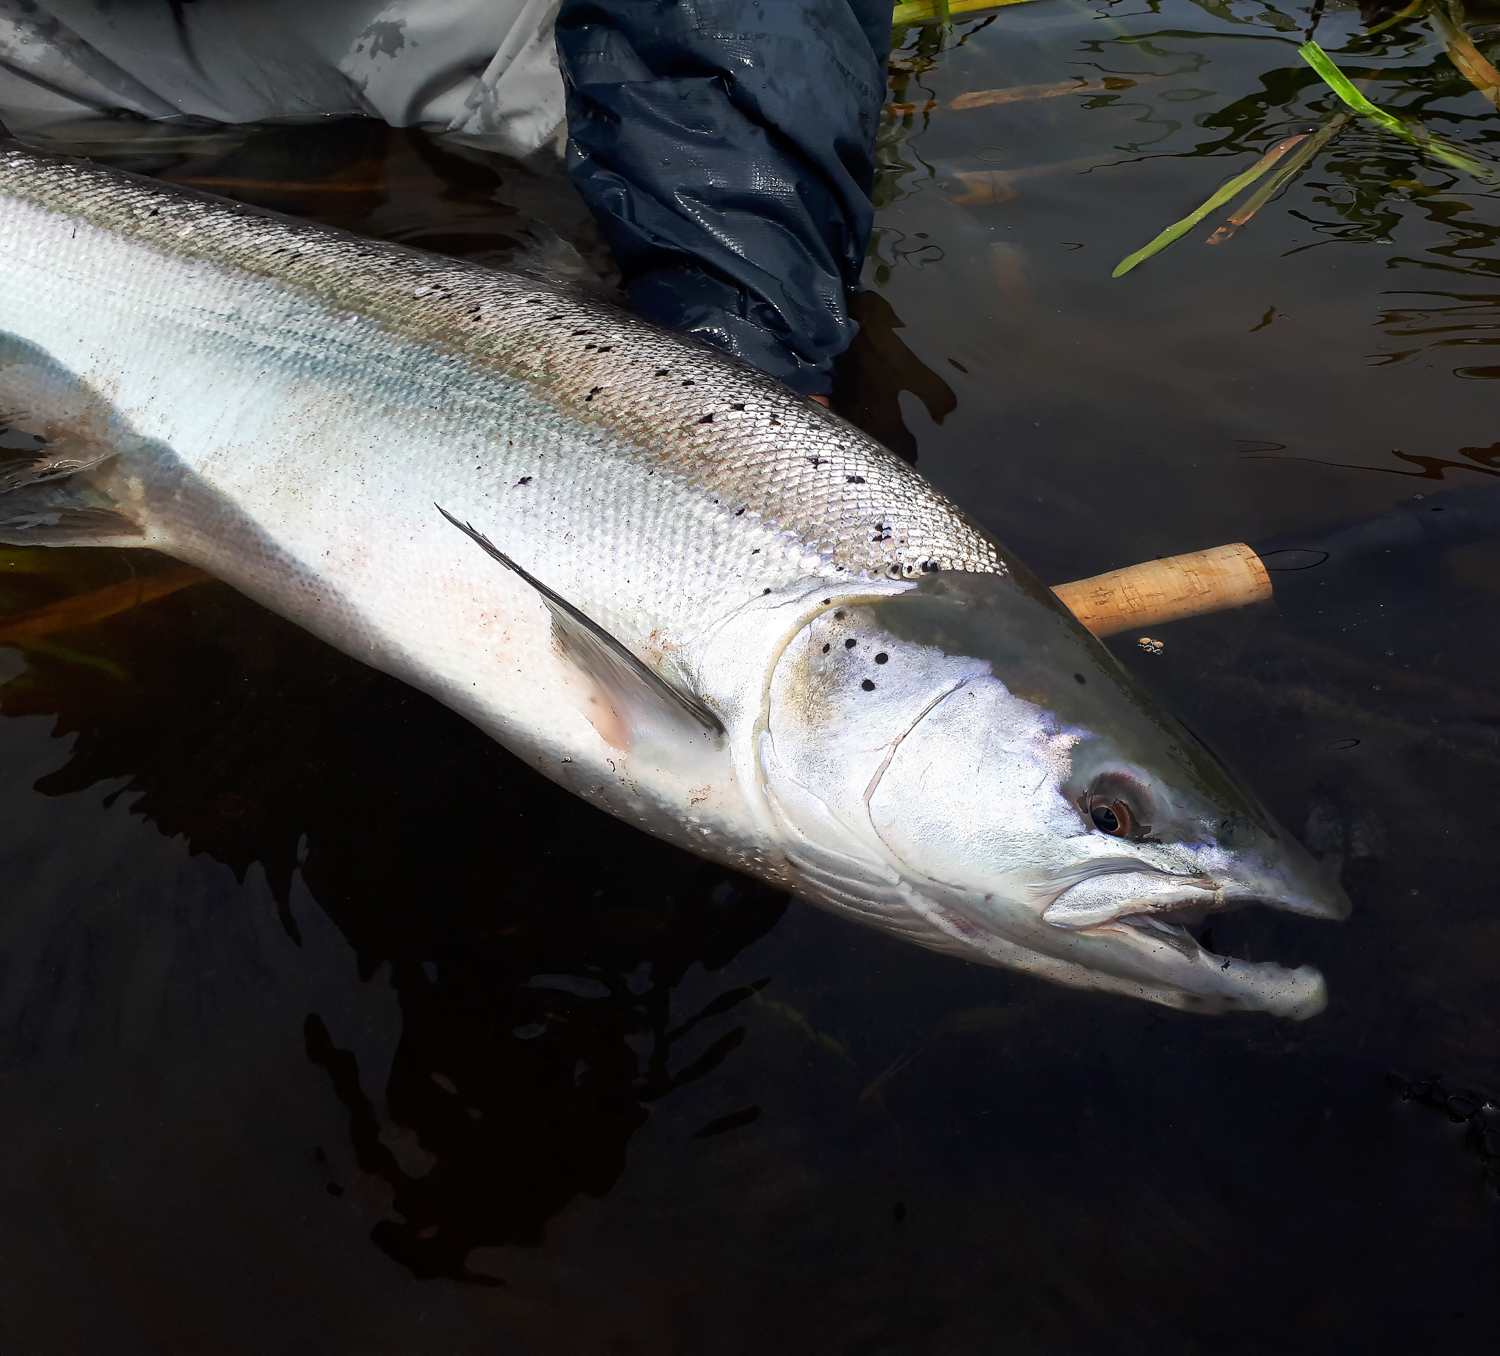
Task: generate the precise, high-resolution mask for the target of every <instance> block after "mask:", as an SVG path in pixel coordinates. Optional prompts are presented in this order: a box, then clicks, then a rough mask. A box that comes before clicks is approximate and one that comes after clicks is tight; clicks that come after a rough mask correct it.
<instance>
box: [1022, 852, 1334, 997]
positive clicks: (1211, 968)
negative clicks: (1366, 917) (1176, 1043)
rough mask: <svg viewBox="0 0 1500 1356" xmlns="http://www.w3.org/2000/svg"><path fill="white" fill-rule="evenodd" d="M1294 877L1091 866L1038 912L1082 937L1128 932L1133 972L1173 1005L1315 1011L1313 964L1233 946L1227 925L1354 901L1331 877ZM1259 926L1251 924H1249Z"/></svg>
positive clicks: (1326, 911) (1321, 993) (1326, 912)
mask: <svg viewBox="0 0 1500 1356" xmlns="http://www.w3.org/2000/svg"><path fill="white" fill-rule="evenodd" d="M1289 884H1290V883H1288V882H1276V881H1271V880H1266V881H1253V882H1249V883H1236V884H1234V885H1231V886H1228V887H1222V886H1220V885H1218V884H1217V883H1216V882H1215V881H1214V880H1212V879H1210V878H1208V877H1206V876H1194V875H1178V874H1173V873H1169V872H1163V871H1155V870H1152V869H1150V868H1144V869H1143V868H1142V866H1141V865H1140V864H1139V863H1135V864H1133V866H1132V867H1131V868H1128V869H1127V868H1126V867H1125V866H1124V865H1123V864H1121V865H1120V866H1118V867H1113V866H1111V867H1105V868H1104V869H1102V870H1101V869H1094V870H1092V871H1090V872H1089V874H1088V875H1086V876H1084V878H1083V879H1082V880H1079V881H1077V882H1076V883H1075V884H1073V885H1071V886H1069V887H1068V888H1066V889H1064V890H1063V891H1062V892H1061V894H1059V895H1058V896H1057V897H1056V898H1055V899H1054V900H1053V902H1052V904H1051V905H1050V906H1049V907H1048V908H1047V909H1046V910H1045V911H1044V912H1043V914H1042V917H1043V919H1044V921H1046V922H1047V923H1048V924H1050V925H1051V926H1053V927H1057V928H1059V929H1060V930H1062V931H1065V932H1071V933H1073V934H1075V935H1079V936H1080V939H1081V938H1082V937H1087V936H1090V935H1092V936H1098V937H1100V938H1101V939H1103V938H1105V937H1114V938H1116V939H1119V940H1125V941H1128V942H1129V944H1130V946H1131V949H1132V951H1134V952H1136V953H1138V955H1139V960H1140V961H1141V963H1142V968H1141V970H1138V971H1137V972H1138V973H1140V974H1141V977H1142V978H1147V974H1146V973H1143V972H1142V971H1144V972H1149V975H1150V977H1151V978H1153V979H1155V981H1156V982H1157V983H1159V984H1162V985H1164V986H1166V987H1168V988H1170V989H1172V990H1175V991H1176V993H1177V997H1176V998H1175V999H1173V1000H1171V1001H1173V1002H1174V1004H1175V1005H1177V1006H1184V1007H1197V1008H1199V1009H1200V1010H1209V1009H1212V1010H1227V1009H1235V1008H1239V1009H1246V1008H1250V1009H1259V1010H1263V1011H1269V1012H1274V1013H1278V1014H1280V1015H1283V1016H1289V1017H1309V1016H1312V1015H1313V1014H1315V1013H1317V1012H1319V1011H1321V1010H1322V1008H1323V1007H1324V1005H1325V1003H1326V1001H1327V994H1326V987H1325V985H1324V982H1323V977H1322V975H1321V974H1319V973H1318V971H1317V970H1315V969H1313V968H1312V967H1311V966H1306V965H1303V966H1297V967H1296V968H1289V967H1287V966H1285V965H1282V964H1279V963H1278V962H1276V961H1271V960H1264V961H1257V960H1250V959H1248V958H1241V957H1238V956H1234V955H1230V954H1227V953H1228V952H1229V951H1230V950H1231V949H1239V948H1237V947H1235V945H1234V938H1233V936H1232V935H1226V932H1227V933H1229V934H1233V933H1235V932H1239V931H1242V930H1243V929H1242V928H1239V927H1236V925H1235V924H1234V923H1230V922H1229V919H1230V917H1232V916H1235V915H1240V916H1243V917H1248V918H1258V917H1259V916H1261V915H1262V914H1263V913H1265V914H1270V913H1273V912H1274V913H1290V914H1297V915H1300V916H1302V917H1311V918H1323V919H1342V918H1345V917H1347V916H1348V913H1349V904H1348V900H1347V898H1345V896H1344V894H1343V892H1342V891H1341V890H1339V889H1338V887H1337V886H1335V885H1333V884H1332V883H1331V882H1329V881H1326V880H1322V879H1320V878H1317V877H1314V876H1310V877H1309V879H1308V880H1307V881H1306V882H1305V883H1304V882H1297V883H1296V885H1295V886H1291V887H1290V888H1288V887H1289ZM1257 887H1260V888H1257ZM1278 887H1280V888H1278ZM1237 921H1238V920H1237ZM1226 924H1228V927H1227V929H1226ZM1216 929H1217V931H1218V933H1219V936H1218V938H1217V939H1216V938H1215V935H1214V934H1215V930H1216ZM1255 930H1256V929H1255V927H1254V926H1253V925H1252V927H1251V928H1250V931H1252V932H1253V931H1255ZM1216 948H1217V949H1216ZM1256 949H1259V947H1257V948H1256ZM1131 968H1132V969H1136V967H1134V966H1132V967H1131Z"/></svg>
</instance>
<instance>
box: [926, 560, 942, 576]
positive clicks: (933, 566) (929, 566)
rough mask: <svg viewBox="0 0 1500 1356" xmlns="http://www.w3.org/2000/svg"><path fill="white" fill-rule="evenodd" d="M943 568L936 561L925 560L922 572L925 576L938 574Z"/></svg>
mask: <svg viewBox="0 0 1500 1356" xmlns="http://www.w3.org/2000/svg"><path fill="white" fill-rule="evenodd" d="M941 568H942V567H941V566H940V565H939V564H938V563H937V561H935V560H924V561H923V562H922V572H923V573H924V574H936V573H937V572H938V570H940V569H941Z"/></svg>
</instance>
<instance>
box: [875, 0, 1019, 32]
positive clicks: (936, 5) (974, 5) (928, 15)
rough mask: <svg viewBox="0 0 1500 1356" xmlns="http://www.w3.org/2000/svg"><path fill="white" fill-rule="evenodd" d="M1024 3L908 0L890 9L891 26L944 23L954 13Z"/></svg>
mask: <svg viewBox="0 0 1500 1356" xmlns="http://www.w3.org/2000/svg"><path fill="white" fill-rule="evenodd" d="M1025 3H1026V0H908V2H907V3H906V4H902V5H897V6H896V7H895V9H894V10H893V11H892V13H891V26H892V27H894V28H912V27H915V26H916V25H917V24H939V23H940V24H946V23H950V22H951V21H952V17H953V15H955V14H972V13H973V12H974V11H975V10H980V9H999V8H1000V6H1001V5H1022V4H1025Z"/></svg>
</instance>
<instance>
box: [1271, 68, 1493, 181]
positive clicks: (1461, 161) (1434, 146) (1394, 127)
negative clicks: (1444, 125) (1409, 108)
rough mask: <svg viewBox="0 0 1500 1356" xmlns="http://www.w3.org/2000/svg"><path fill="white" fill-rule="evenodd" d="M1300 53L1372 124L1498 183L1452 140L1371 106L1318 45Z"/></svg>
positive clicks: (1488, 167) (1487, 167)
mask: <svg viewBox="0 0 1500 1356" xmlns="http://www.w3.org/2000/svg"><path fill="white" fill-rule="evenodd" d="M1297 54H1298V55H1299V56H1300V57H1301V58H1302V59H1303V60H1304V61H1305V62H1307V64H1308V65H1309V66H1311V67H1312V68H1313V70H1315V71H1316V72H1317V73H1318V74H1319V75H1320V76H1322V78H1323V80H1324V81H1325V82H1326V83H1327V85H1328V87H1329V89H1331V90H1332V91H1333V92H1334V93H1335V94H1336V95H1338V97H1339V98H1340V99H1342V100H1343V101H1344V102H1345V103H1346V104H1348V106H1349V107H1350V108H1352V109H1353V110H1354V111H1355V112H1356V113H1358V114H1360V115H1361V116H1362V117H1366V118H1369V119H1370V121H1371V122H1373V123H1375V124H1377V125H1378V126H1380V127H1382V128H1384V129H1385V130H1386V131H1387V132H1392V133H1394V134H1395V135H1396V136H1398V137H1400V138H1402V140H1404V141H1409V142H1411V144H1412V145H1413V146H1416V147H1419V148H1420V149H1421V150H1424V151H1426V152H1428V153H1429V154H1430V155H1432V156H1434V157H1435V158H1437V159H1438V160H1441V161H1443V162H1444V163H1445V164H1448V165H1452V166H1453V167H1454V169H1460V170H1463V171H1464V173H1466V174H1469V175H1472V176H1473V177H1474V178H1475V179H1478V180H1479V181H1480V182H1481V183H1493V182H1494V181H1495V178H1496V173H1495V168H1494V166H1492V165H1487V164H1485V163H1484V162H1483V161H1482V160H1478V159H1476V158H1475V157H1474V156H1472V155H1470V154H1469V153H1468V152H1467V151H1465V150H1462V149H1461V148H1460V147H1458V146H1455V145H1454V144H1453V143H1452V142H1451V141H1448V140H1446V139H1445V138H1443V137H1440V136H1436V135H1435V134H1433V133H1432V132H1429V131H1428V130H1427V129H1426V128H1425V127H1423V126H1422V124H1421V123H1419V122H1413V123H1408V122H1406V121H1404V120H1403V119H1401V118H1398V117H1397V116H1396V115H1395V114H1394V113H1389V112H1387V111H1386V110H1385V109H1383V108H1378V107H1376V106H1375V105H1374V104H1372V103H1371V102H1370V101H1369V100H1368V99H1367V98H1365V96H1364V95H1363V94H1361V93H1360V92H1359V90H1357V89H1356V88H1355V87H1354V83H1353V81H1351V80H1350V79H1349V77H1348V76H1347V75H1345V74H1344V73H1343V71H1341V70H1339V68H1338V67H1337V66H1336V65H1334V62H1333V58H1332V57H1330V56H1329V55H1328V53H1327V52H1325V51H1324V50H1323V49H1322V48H1321V47H1319V46H1318V44H1317V43H1315V42H1305V43H1303V44H1302V46H1301V47H1299V48H1298V49H1297Z"/></svg>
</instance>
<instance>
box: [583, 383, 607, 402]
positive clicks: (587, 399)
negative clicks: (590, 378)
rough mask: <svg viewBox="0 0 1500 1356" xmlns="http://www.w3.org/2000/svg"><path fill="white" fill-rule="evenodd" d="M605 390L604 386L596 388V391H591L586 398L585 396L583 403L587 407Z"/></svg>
mask: <svg viewBox="0 0 1500 1356" xmlns="http://www.w3.org/2000/svg"><path fill="white" fill-rule="evenodd" d="M603 389H604V387H602V386H596V387H594V389H593V390H592V391H590V392H589V393H588V394H587V395H586V396H584V398H583V403H584V404H585V405H587V404H588V403H589V401H591V400H592V399H593V398H594V397H595V396H596V395H598V394H599V392H600V391H602V390H603Z"/></svg>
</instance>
